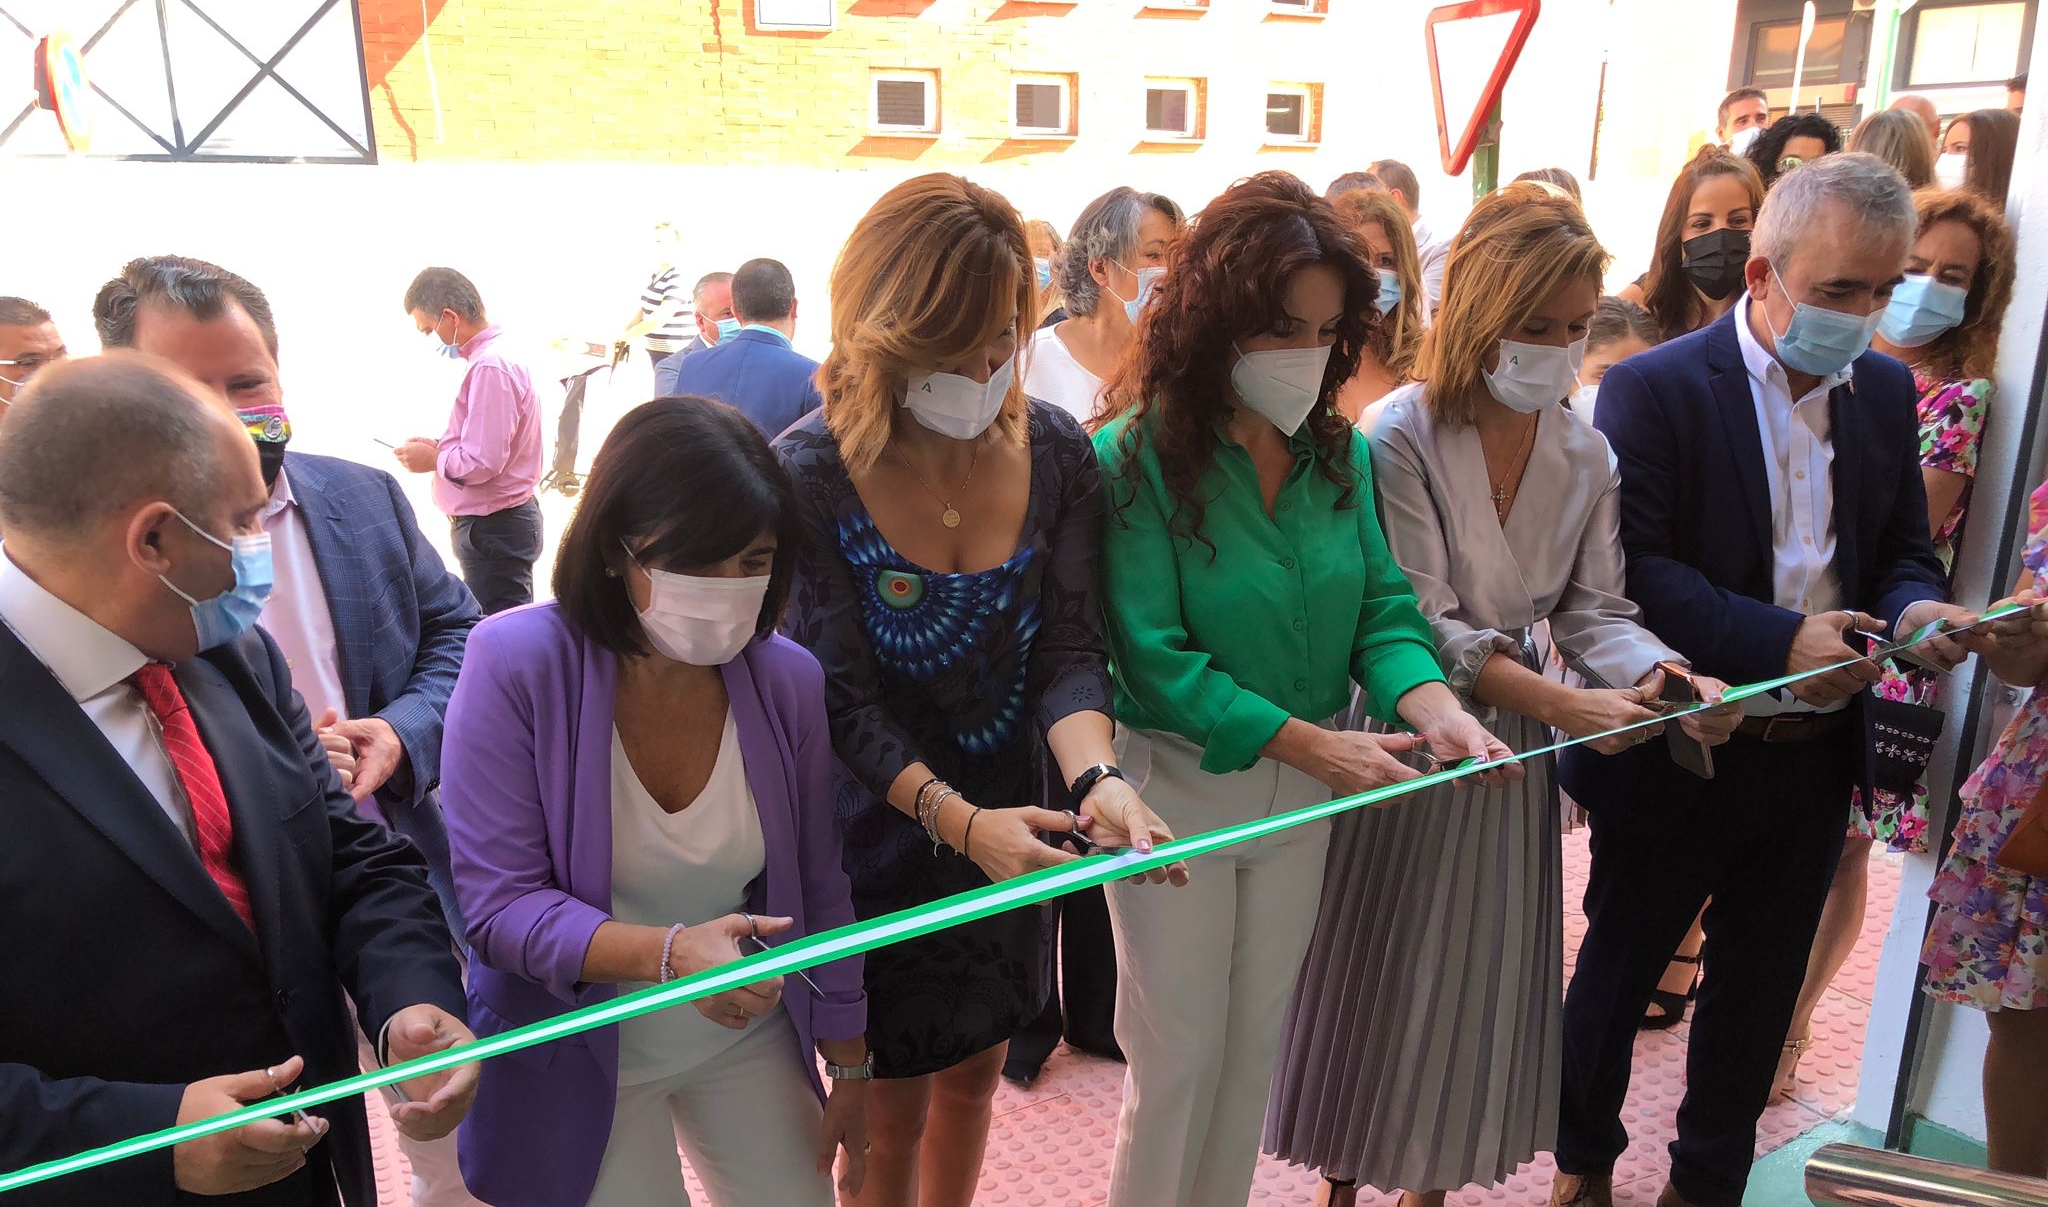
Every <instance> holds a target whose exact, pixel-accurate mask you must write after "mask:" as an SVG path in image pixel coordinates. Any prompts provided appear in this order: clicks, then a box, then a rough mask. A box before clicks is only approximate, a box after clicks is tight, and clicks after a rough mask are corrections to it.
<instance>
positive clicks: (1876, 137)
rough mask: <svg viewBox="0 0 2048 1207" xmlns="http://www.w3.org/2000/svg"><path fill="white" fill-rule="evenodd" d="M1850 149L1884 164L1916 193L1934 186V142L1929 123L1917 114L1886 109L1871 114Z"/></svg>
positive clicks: (1861, 126) (1852, 135)
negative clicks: (1904, 179) (1902, 178)
mask: <svg viewBox="0 0 2048 1207" xmlns="http://www.w3.org/2000/svg"><path fill="white" fill-rule="evenodd" d="M1849 149H1850V150H1851V151H1868V152H1869V153H1870V154H1872V155H1875V156H1877V157H1878V158H1879V159H1882V160H1884V161H1885V162H1886V163H1888V164H1890V165H1892V166H1893V167H1895V168H1897V169H1898V170H1899V175H1901V176H1904V177H1905V178H1906V183H1907V184H1909V185H1911V186H1912V187H1914V188H1916V189H1924V188H1926V187H1927V186H1928V185H1930V184H1933V183H1934V140H1933V139H1931V138H1929V137H1927V123H1926V122H1923V121H1921V120H1920V116H1919V115H1918V114H1916V113H1907V112H1906V111H1904V110H1903V109H1886V110H1883V111H1882V112H1878V113H1873V114H1871V115H1870V116H1869V117H1866V118H1864V119H1863V121H1862V123H1861V124H1859V125H1858V126H1857V127H1856V132H1855V133H1854V134H1851V135H1850V136H1849Z"/></svg>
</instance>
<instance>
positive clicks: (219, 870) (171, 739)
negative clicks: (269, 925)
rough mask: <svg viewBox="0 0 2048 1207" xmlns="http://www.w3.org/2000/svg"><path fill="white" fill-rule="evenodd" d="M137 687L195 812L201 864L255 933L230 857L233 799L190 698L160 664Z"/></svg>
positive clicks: (140, 674) (144, 672)
mask: <svg viewBox="0 0 2048 1207" xmlns="http://www.w3.org/2000/svg"><path fill="white" fill-rule="evenodd" d="M132 682H133V683H134V684H135V686H136V687H137V688H138V689H139V690H140V691H141V692H142V698H143V700H144V701H145V702H147V703H148V705H149V711H151V712H153V713H155V714H156V720H157V725H158V726H159V727H160V728H161V730H162V732H163V743H164V753H165V754H168V755H169V756H170V757H171V769H172V770H173V771H175V772H177V775H178V784H179V786H180V787H182V788H184V790H185V799H186V801H187V802H189V803H190V804H191V806H192V832H193V833H194V834H195V835H196V836H197V837H198V839H199V862H200V863H202V864H204V865H205V866H206V874H207V875H209V876H211V877H213V882H214V883H215V884H217V885H219V886H220V891H221V894H222V895H223V896H225V897H226V898H227V899H228V904H229V905H231V906H233V907H234V909H235V913H237V914H239V915H241V918H242V921H243V923H245V924H246V925H247V926H248V927H249V929H250V930H255V929H256V916H255V914H254V913H253V912H252V911H251V910H250V908H249V890H248V887H247V886H245V885H244V884H243V883H242V876H241V873H239V872H237V871H235V865H234V863H233V861H232V857H231V853H232V852H233V850H234V845H235V823H234V819H233V818H232V817H230V816H229V815H228V796H227V793H226V792H225V791H223V790H222V788H221V786H220V772H219V771H218V770H217V769H216V768H215V767H214V765H213V756H212V755H211V754H208V753H207V751H206V743H205V742H203V741H201V740H200V738H199V726H198V725H196V724H194V723H193V721H192V710H191V709H190V708H189V707H187V706H186V704H185V693H184V692H182V691H179V690H178V681H177V680H176V679H173V678H171V668H170V667H168V666H165V665H164V664H163V663H161V662H151V663H148V664H146V665H145V666H143V668H142V669H141V670H139V671H136V672H135V675H134V678H133V680H132Z"/></svg>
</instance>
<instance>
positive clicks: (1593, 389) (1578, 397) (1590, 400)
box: [1572, 381, 1600, 423]
mask: <svg viewBox="0 0 2048 1207" xmlns="http://www.w3.org/2000/svg"><path fill="white" fill-rule="evenodd" d="M1599 401H1600V383H1599V382H1597V381H1596V382H1594V383H1593V384H1592V385H1590V386H1580V387H1579V388H1578V390H1577V391H1576V392H1574V393H1573V394H1572V414H1574V415H1577V416H1578V417H1579V418H1581V419H1583V420H1585V421H1586V422H1587V423H1591V422H1593V408H1594V407H1595V406H1597V405H1598V404H1599Z"/></svg>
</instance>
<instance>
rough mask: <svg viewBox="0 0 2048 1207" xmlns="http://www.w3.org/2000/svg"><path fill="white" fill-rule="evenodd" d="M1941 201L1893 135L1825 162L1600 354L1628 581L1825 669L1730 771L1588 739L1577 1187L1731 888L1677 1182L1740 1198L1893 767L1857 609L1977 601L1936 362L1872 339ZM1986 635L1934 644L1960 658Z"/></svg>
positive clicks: (1739, 638) (1718, 928)
mask: <svg viewBox="0 0 2048 1207" xmlns="http://www.w3.org/2000/svg"><path fill="white" fill-rule="evenodd" d="M1916 226H1917V221H1916V218H1915V215H1914V210H1913V202H1912V193H1911V191H1910V189H1909V188H1908V187H1907V185H1906V182H1905V181H1904V179H1902V178H1901V177H1900V176H1899V175H1898V173H1897V172H1896V171H1894V170H1893V169H1892V168H1890V167H1889V166H1887V165H1885V164H1884V163H1882V162H1881V161H1879V160H1877V159H1875V158H1873V157H1871V156H1868V155H1858V154H1848V155H1831V156H1829V157H1827V158H1826V159H1823V160H1819V161H1816V162H1815V163H1812V164H1809V165H1807V166H1806V167H1804V168H1802V169H1800V170H1799V171H1798V172H1795V173H1792V174H1790V175H1788V176H1786V177H1785V178H1784V180H1782V181H1781V182H1779V184H1778V186H1777V188H1776V189H1775V190H1774V191H1773V192H1772V193H1771V196H1770V198H1769V199H1768V200H1767V202H1766V203H1765V205H1764V209H1763V213H1762V216H1761V217H1760V219H1759V222H1758V225H1757V231H1756V239H1755V246H1754V253H1753V257H1752V258H1751V260H1750V261H1749V264H1748V266H1747V269H1746V278H1747V283H1748V293H1747V296H1746V297H1745V298H1744V299H1742V300H1741V301H1740V302H1738V304H1737V305H1736V306H1735V308H1734V309H1733V310H1732V311H1731V312H1730V313H1729V314H1728V315H1727V316H1726V317H1724V318H1723V319H1722V320H1721V321H1719V322H1717V323H1715V324H1713V325H1712V326H1710V327H1708V328H1706V329H1704V330H1702V331H1698V332H1695V333H1693V334H1691V335H1688V336H1684V337H1681V338H1679V339H1677V340H1674V341H1672V342H1670V343H1668V344H1665V345H1663V346H1662V347H1660V348H1657V349H1655V350H1653V351H1651V352H1648V353H1645V354H1644V355H1642V356H1640V357H1636V358H1634V359H1633V360H1630V361H1628V362H1627V363H1625V364H1622V365H1618V366H1616V367H1615V368H1614V369H1613V370H1611V371H1610V372H1609V373H1608V375H1607V377H1606V378H1605V379H1604V380H1603V381H1602V382H1601V403H1602V405H1601V408H1600V415H1599V417H1598V420H1597V426H1598V427H1599V428H1600V430H1601V431H1602V432H1603V433H1605V434H1606V436H1607V439H1608V442H1609V443H1610V444H1611V445H1612V446H1613V449H1614V453H1615V456H1616V458H1617V460H1618V461H1619V463H1620V467H1621V517H1622V520H1621V538H1622V544H1623V546H1624V548H1625V551H1626V554H1627V559H1628V594H1629V596H1630V598H1632V599H1634V600H1635V601H1636V603H1637V604H1639V605H1640V606H1641V607H1642V610H1643V619H1644V622H1645V623H1646V624H1647V625H1648V626H1649V627H1650V628H1651V629H1652V630H1653V631H1654V632H1655V633H1656V634H1657V636H1658V637H1660V638H1662V639H1663V640H1664V641H1665V642H1666V643H1668V644H1669V645H1671V646H1672V648H1674V649H1676V650H1678V651H1680V652H1681V653H1683V654H1685V655H1686V657H1687V658H1688V659H1689V660H1690V661H1691V663H1692V665H1693V666H1694V667H1696V668H1698V669H1699V670H1700V672H1701V673H1703V674H1707V675H1712V676H1714V677H1716V678H1719V679H1723V680H1725V681H1727V682H1730V683H1738V684H1739V683H1750V682H1757V681H1761V680H1768V679H1774V678H1778V677H1780V676H1784V675H1788V674H1806V673H1811V672H1824V673H1815V674H1813V675H1812V677H1810V678H1807V679H1804V680H1802V681H1800V682H1798V683H1796V684H1794V685H1793V686H1791V687H1790V688H1788V689H1785V690H1784V691H1781V692H1778V693H1774V694H1770V695H1763V696H1757V697H1753V698H1751V699H1749V700H1747V701H1745V702H1744V705H1743V707H1744V711H1745V717H1744V719H1743V721H1742V724H1741V725H1740V727H1739V728H1737V730H1736V735H1735V737H1734V739H1733V740H1732V741H1730V742H1729V743H1728V744H1727V745H1726V746H1723V747H1721V748H1720V749H1719V750H1717V751H1715V758H1714V763H1713V765H1712V767H1711V770H1712V772H1713V777H1712V778H1711V779H1708V778H1702V776H1701V775H1700V774H1698V773H1699V771H1700V770H1702V768H1700V767H1697V766H1695V767H1692V768H1690V769H1688V768H1686V767H1683V766H1681V765H1680V763H1678V762H1675V761H1674V754H1676V753H1679V752H1674V751H1673V750H1671V749H1669V748H1667V747H1666V746H1665V745H1664V744H1662V743H1656V744H1650V745H1646V746H1643V747H1640V748H1638V749H1636V750H1632V751H1629V752H1627V753H1625V754H1622V755H1619V756H1616V757H1613V758H1602V757H1599V756H1596V755H1593V754H1591V753H1590V752H1587V751H1583V750H1572V751H1567V752H1566V753H1565V754H1564V756H1563V757H1562V759H1561V762H1560V781H1561V783H1562V784H1563V786H1564V788H1565V790H1566V791H1568V792H1569V793H1570V794H1571V795H1572V797H1573V798H1574V799H1575V800H1577V801H1578V802H1579V803H1580V804H1582V805H1584V806H1585V807H1586V808H1587V810H1588V811H1589V813H1590V814H1591V818H1592V822H1591V827H1592V835H1593V867H1592V873H1591V876H1590V879H1589V881H1588V884H1587V888H1586V899H1585V906H1586V914H1587V918H1588V922H1589V927H1588V931H1587V934H1586V939H1585V943H1584V946H1583V947H1582V948H1581V950H1580V953H1579V959H1578V966H1577V970H1576V972H1575V975H1574V976H1573V979H1572V982H1571V986H1570V989H1569V991H1568V993H1567V995H1566V1003H1565V1023H1564V1026H1565V1046H1564V1094H1563V1102H1562V1109H1561V1112H1560V1121H1559V1140H1558V1147H1557V1161H1558V1169H1559V1171H1560V1172H1559V1175H1558V1179H1557V1182H1556V1184H1555V1187H1554V1190H1553V1194H1552V1199H1553V1202H1554V1203H1556V1204H1559V1205H1560V1207H1562V1205H1567V1204H1572V1205H1584V1207H1610V1205H1611V1204H1612V1203H1613V1201H1614V1200H1613V1169H1614V1163H1615V1160H1616V1158H1618V1157H1619V1156H1620V1155H1621V1153H1622V1151H1623V1150H1624V1149H1625V1148H1626V1146H1627V1143H1628V1134H1627V1130H1626V1128H1625V1126H1624V1125H1623V1123H1622V1120H1621V1107H1622V1101H1623V1098H1624V1096H1625V1095H1626V1093H1627V1090H1628V1080H1629V1062H1630V1055H1631V1051H1632V1045H1633V1042H1634V1039H1635V1034H1636V1024H1637V1022H1638V1020H1640V1019H1641V1018H1642V1017H1643V1012H1644V1008H1645V1007H1646V1006H1647V1005H1648V1003H1649V1000H1650V993H1651V990H1652V989H1654V988H1655V987H1656V985H1657V982H1658V979H1659V977H1660V975H1661V974H1662V973H1663V971H1664V969H1665V965H1666V962H1667V960H1668V959H1669V958H1670V956H1671V953H1672V952H1673V951H1674V950H1676V949H1677V947H1678V944H1679V941H1680V939H1681V938H1682V937H1683V936H1684V934H1685V933H1686V930H1687V929H1688V927H1689V926H1690V924H1691V922H1692V920H1693V918H1694V917H1695V915H1697V914H1698V912H1699V910H1700V907H1701V906H1702V904H1704V903H1707V902H1708V901H1709V900H1710V899H1711V905H1709V906H1708V908H1707V911H1706V914H1705V926H1706V933H1707V945H1706V948H1705V958H1706V962H1707V968H1708V972H1707V978H1706V981H1705V985H1704V989H1703V991H1702V993H1701V996H1700V1000H1699V1006H1698V1013H1697V1014H1696V1016H1695V1019H1694V1023H1693V1028H1692V1035H1691V1043H1690V1051H1689V1054H1688V1066H1687V1091H1686V1098H1685V1102H1684V1105H1683V1106H1682V1107H1681V1109H1680V1111H1679V1126H1678V1133H1679V1134H1678V1139H1677V1141H1676V1142H1675V1143H1674V1144H1673V1145H1672V1146H1671V1158H1672V1164H1671V1181H1670V1184H1669V1185H1668V1186H1667V1187H1666V1189H1665V1191H1664V1195H1663V1197H1662V1198H1661V1199H1659V1200H1658V1201H1659V1204H1660V1207H1740V1204H1741V1202H1742V1198H1743V1192H1744V1189H1745V1187H1746V1184H1747V1181H1748V1177H1749V1169H1750V1165H1751V1161H1752V1158H1753V1156H1754V1145H1755V1140H1756V1123H1757V1119H1758V1118H1759V1116H1760V1115H1761V1114H1762V1112H1763V1108H1764V1105H1765V1102H1766V1101H1767V1099H1768V1097H1769V1094H1770V1088H1771V1084H1772V1081H1773V1079H1774V1078H1775V1076H1776V1072H1777V1066H1778V1058H1779V1056H1780V1055H1781V1051H1782V1048H1783V1043H1784V1037H1785V1032H1786V1027H1787V1025H1788V1024H1789V1023H1790V1021H1791V1017H1792V1011H1793V1007H1794V1004H1795V999H1796V998H1797V996H1798V993H1799V987H1800V984H1801V982H1802V980H1803V979H1804V977H1805V973H1806V962H1807V954H1808V952H1809V951H1810V950H1811V949H1812V945H1813V936H1814V932H1815V930H1816V928H1817V927H1818V925H1819V921H1820V913H1821V906H1822V904H1823V902H1824V901H1825V900H1826V897H1827V891H1828V885H1829V883H1830V881H1831V879H1832V876H1833V872H1834V868H1835V865H1836V862H1837V860H1838V859H1839V857H1840V853H1841V847H1842V841H1843V834H1844V831H1845V829H1846V822H1847V819H1848V817H1849V802H1850V791H1851V788H1852V786H1853V785H1855V784H1858V783H1863V784H1866V785H1867V784H1868V783H1869V777H1870V773H1871V767H1872V752H1873V745H1872V741H1871V738H1870V735H1869V733H1868V731H1867V725H1868V718H1867V717H1866V715H1865V710H1864V708H1863V700H1864V697H1865V689H1866V688H1867V687H1868V686H1869V685H1870V684H1872V683H1874V682H1875V681H1876V680H1877V678H1878V668H1877V667H1876V666H1875V665H1874V664H1873V663H1871V662H1870V661H1868V660H1867V659H1864V658H1861V657H1860V656H1861V655H1863V654H1865V653H1867V649H1866V644H1865V642H1864V640H1863V639H1862V638H1860V637H1858V636H1856V632H1855V631H1856V630H1859V629H1860V630H1863V631H1865V632H1884V633H1892V632H1910V631H1912V630H1914V629H1916V628H1918V627H1920V626H1922V625H1925V624H1928V623H1930V622H1933V621H1938V620H1950V621H1957V620H1961V621H1963V622H1965V623H1967V622H1968V621H1970V620H1973V619H1974V617H1972V616H1970V615H1969V614H1968V613H1966V612H1965V611H1963V609H1960V608H1957V607H1954V606H1953V605H1950V604H1948V603H1946V602H1944V596H1945V594H1946V590H1947V588H1946V582H1947V576H1946V574H1945V573H1944V572H1943V568H1942V565H1941V562H1940V560H1939V559H1938V558H1936V556H1935V554H1934V550H1933V547H1932V544H1931V543H1930V541H1929V539H1928V532H1927V503H1926V497H1925V491H1924V488H1923V487H1922V485H1921V478H1920V468H1919V461H1918V456H1917V454H1918V451H1919V442H1918V436H1917V430H1916V417H1915V413H1914V403H1915V398H1916V395H1915V391H1914V388H1913V380H1912V375H1911V374H1910V373H1909V372H1907V370H1906V368H1905V367H1904V366H1903V365H1901V364H1899V363H1898V362H1897V361H1894V360H1891V359H1890V358H1888V357H1885V356H1881V355H1878V354H1875V353H1871V352H1868V351H1867V349H1868V348H1869V345H1870V338H1871V334H1872V332H1873V331H1874V329H1875V327H1876V322H1877V318H1878V316H1879V315H1880V314H1881V313H1882V311H1883V309H1884V307H1885V304H1886V302H1887V301H1888V300H1889V299H1890V296H1891V292H1892V288H1893V287H1894V286H1895V285H1896V284H1897V283H1898V282H1899V280H1900V279H1901V276H1902V270H1903V267H1904V265H1905V260H1906V253H1907V250H1908V248H1909V246H1910V243H1911V240H1912V237H1913V233H1914V231H1915V229H1916ZM1870 613H1875V615H1871V614H1870ZM1982 641H1983V639H1982V638H1980V637H1977V636H1973V635H1970V634H1967V633H1963V634H1958V635H1957V636H1938V637H1935V638H1934V639H1932V640H1931V641H1930V642H1928V644H1927V645H1926V646H1924V647H1922V648H1923V650H1924V652H1925V653H1926V654H1927V656H1929V657H1930V658H1933V659H1935V660H1937V661H1938V662H1940V663H1942V664H1943V665H1953V664H1954V663H1955V662H1956V661H1958V660H1960V659H1961V658H1962V657H1963V656H1965V654H1966V653H1967V652H1968V651H1969V650H1970V649H1974V648H1977V647H1978V646H1979V645H1980V644H1981V643H1982ZM1829 668H1832V669H1829Z"/></svg>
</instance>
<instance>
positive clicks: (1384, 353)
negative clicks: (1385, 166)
mask: <svg viewBox="0 0 2048 1207" xmlns="http://www.w3.org/2000/svg"><path fill="white" fill-rule="evenodd" d="M1332 204H1334V205H1335V206H1336V207H1337V215H1338V217H1340V218H1343V219H1344V220H1345V221H1347V222H1349V223H1350V224H1351V226H1352V228H1353V229H1354V230H1358V231H1359V232H1360V234H1361V237H1362V236H1363V233H1364V227H1365V225H1366V223H1368V222H1377V223H1379V226H1380V229H1381V230H1383V231H1385V232H1387V241H1388V242H1389V243H1392V244H1393V245H1394V276H1395V277H1396V278H1397V279H1398V280H1399V281H1400V282H1401V304H1400V306H1398V307H1397V308H1395V310H1394V312H1393V313H1392V314H1386V315H1381V316H1380V325H1379V329H1378V330H1377V331H1376V332H1374V333H1373V335H1372V336H1371V337H1369V338H1368V339H1367V340H1366V344H1367V346H1368V347H1369V348H1370V349H1371V351H1372V354H1373V355H1374V356H1375V357H1378V358H1379V362H1380V363H1381V364H1383V365H1385V366H1386V367H1387V371H1388V372H1389V373H1392V374H1393V375H1394V380H1396V381H1407V380H1408V379H1409V376H1410V375H1411V374H1412V373H1413V372H1414V370H1415V357H1416V354H1417V353H1419V352H1420V351H1421V350H1422V331H1423V325H1424V324H1423V321H1422V303H1423V301H1424V298H1423V289H1422V255H1421V253H1420V252H1418V251H1416V249H1415V227H1414V226H1413V225H1412V224H1410V222H1409V221H1408V211H1406V210H1404V209H1402V208H1401V203H1400V202H1399V201H1396V200H1395V199H1394V195H1393V194H1392V193H1389V192H1387V191H1386V190H1384V189H1353V190H1351V191H1350V192H1348V193H1345V194H1343V195H1341V196H1339V197H1338V198H1337V200H1336V201H1335V202H1333V203H1332ZM1373 271H1374V272H1378V271H1379V270H1378V268H1374V270H1373Z"/></svg>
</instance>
